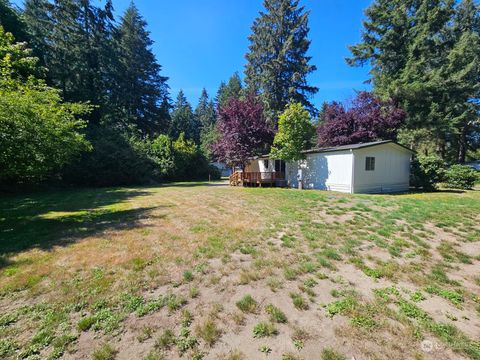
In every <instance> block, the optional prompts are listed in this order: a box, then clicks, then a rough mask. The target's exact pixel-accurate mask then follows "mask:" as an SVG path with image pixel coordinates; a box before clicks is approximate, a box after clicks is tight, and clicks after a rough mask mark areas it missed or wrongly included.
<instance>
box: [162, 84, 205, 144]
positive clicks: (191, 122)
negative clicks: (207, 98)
mask: <svg viewBox="0 0 480 360" xmlns="http://www.w3.org/2000/svg"><path fill="white" fill-rule="evenodd" d="M171 118H172V121H171V124H170V130H169V135H170V137H172V138H173V139H177V138H178V137H179V136H180V134H181V133H184V135H185V138H186V139H188V140H193V141H194V142H195V143H197V144H198V143H199V142H200V124H199V123H198V122H197V120H196V119H195V115H194V114H193V110H192V106H191V105H190V103H189V102H188V101H187V98H186V97H185V94H184V93H183V90H180V91H179V92H178V95H177V100H176V101H175V104H174V105H173V111H172V113H171Z"/></svg>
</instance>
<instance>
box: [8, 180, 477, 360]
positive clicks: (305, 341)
mask: <svg viewBox="0 0 480 360" xmlns="http://www.w3.org/2000/svg"><path fill="white" fill-rule="evenodd" d="M479 335H480V191H468V192H438V193H416V194H404V195H348V194H338V193H330V192H319V191H297V190H284V189H252V188H249V189H244V188H231V187H227V186H223V185H221V184H205V183H178V184H171V185H165V186H160V187H141V188H114V189H95V190H88V189H86V190H85V189H83V190H68V191H67V190H65V191H56V192H45V193H36V194H30V195H16V196H9V195H7V196H5V195H4V196H2V197H1V198H0V358H5V359H17V358H21V359H23V358H25V359H27V358H28V359H57V358H61V359H92V358H93V359H98V360H101V359H115V358H117V359H150V360H153V359H176V358H184V359H232V360H233V359H263V358H271V359H282V360H288V359H325V360H326V359H352V357H355V359H357V360H358V359H366V358H390V359H397V358H409V359H411V358H415V359H451V358H460V359H461V358H466V359H468V358H470V359H480V341H479V338H480V336H479Z"/></svg>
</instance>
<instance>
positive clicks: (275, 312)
mask: <svg viewBox="0 0 480 360" xmlns="http://www.w3.org/2000/svg"><path fill="white" fill-rule="evenodd" d="M265 312H266V313H267V314H268V315H270V321H272V322H277V323H286V322H287V316H286V315H285V313H284V312H283V311H282V310H280V309H279V308H278V307H276V306H275V305H272V304H268V305H267V306H265Z"/></svg>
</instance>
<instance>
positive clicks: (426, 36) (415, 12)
mask: <svg viewBox="0 0 480 360" xmlns="http://www.w3.org/2000/svg"><path fill="white" fill-rule="evenodd" d="M478 19H479V9H478V6H477V5H475V4H474V2H473V1H471V0H464V1H462V2H460V3H459V4H456V2H455V1H454V0H407V1H400V0H398V1H397V0H394V1H393V4H392V1H390V0H389V1H386V0H376V1H375V2H374V3H373V5H372V6H371V7H370V8H369V9H368V10H367V21H366V22H365V23H364V27H365V29H364V31H363V34H362V42H361V43H360V44H358V45H355V46H352V47H351V51H352V55H353V56H352V58H351V59H349V60H348V61H349V63H350V64H352V65H362V64H365V63H367V62H368V63H370V64H371V66H372V71H371V75H372V81H373V84H374V90H375V92H376V93H377V94H379V95H381V96H383V97H385V98H387V97H389V98H393V99H394V100H395V101H396V102H397V103H399V104H400V105H401V106H402V108H404V110H405V111H406V113H407V121H406V130H403V131H402V134H401V135H400V138H403V139H413V140H417V141H419V143H417V144H415V147H416V148H417V149H420V148H423V149H424V151H426V152H428V151H430V150H432V151H436V152H437V153H438V154H439V155H441V156H442V157H443V158H444V159H447V160H451V161H453V160H456V161H460V162H463V161H464V159H465V153H466V148H467V147H468V144H466V143H467V141H468V139H469V135H470V134H471V133H472V131H473V128H474V125H473V124H474V123H475V121H476V119H478V108H477V107H476V105H475V104H478V98H479V93H478V84H479V81H478V80H479V75H478V74H479V66H478V54H480V46H479V42H478V34H479V33H478ZM428 143H433V144H434V148H433V149H429V148H428V147H425V146H424V144H428Z"/></svg>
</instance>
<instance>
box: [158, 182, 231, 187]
mask: <svg viewBox="0 0 480 360" xmlns="http://www.w3.org/2000/svg"><path fill="white" fill-rule="evenodd" d="M161 186H162V187H180V188H182V187H187V188H190V187H198V186H221V187H228V186H229V184H228V181H227V180H225V181H223V180H218V181H212V182H207V181H192V182H172V183H164V184H162V185H161Z"/></svg>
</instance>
